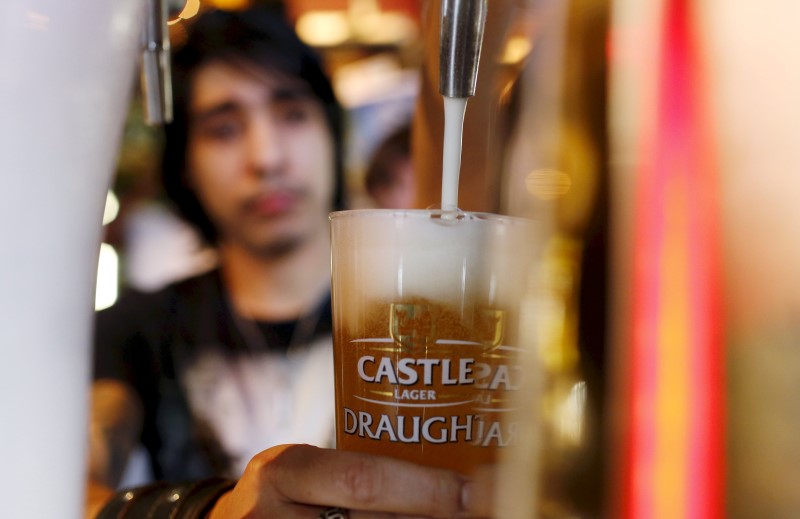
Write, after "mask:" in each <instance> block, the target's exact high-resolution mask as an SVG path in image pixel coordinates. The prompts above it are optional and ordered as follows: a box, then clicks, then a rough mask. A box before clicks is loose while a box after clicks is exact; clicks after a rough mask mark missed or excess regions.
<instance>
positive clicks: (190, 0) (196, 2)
mask: <svg viewBox="0 0 800 519" xmlns="http://www.w3.org/2000/svg"><path fill="white" fill-rule="evenodd" d="M198 11H200V0H187V1H186V5H184V6H183V10H182V11H181V12H180V14H178V17H177V18H175V19H173V20H170V21H169V22H167V23H169V25H173V24H176V23H178V22H180V21H181V20H188V19H189V18H191V17H192V16H194V15H196V14H197V13H198Z"/></svg>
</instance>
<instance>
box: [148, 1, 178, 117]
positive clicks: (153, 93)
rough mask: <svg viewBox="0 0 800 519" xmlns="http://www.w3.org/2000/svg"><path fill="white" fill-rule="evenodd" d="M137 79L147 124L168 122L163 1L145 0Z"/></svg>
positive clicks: (169, 97) (168, 79)
mask: <svg viewBox="0 0 800 519" xmlns="http://www.w3.org/2000/svg"><path fill="white" fill-rule="evenodd" d="M141 81H142V92H143V95H144V104H145V119H146V121H147V123H148V124H153V125H155V124H164V123H169V122H171V121H172V74H171V72H170V45H169V30H168V28H167V0H147V18H146V20H145V23H144V27H143V30H142V77H141Z"/></svg>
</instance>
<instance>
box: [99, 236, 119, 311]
mask: <svg viewBox="0 0 800 519" xmlns="http://www.w3.org/2000/svg"><path fill="white" fill-rule="evenodd" d="M118 286H119V255H118V254H117V251H116V250H114V247H112V246H111V245H109V244H107V243H103V244H101V245H100V260H99V261H98V264H97V289H96V291H95V297H94V308H95V310H102V309H104V308H108V307H109V306H111V305H113V304H114V303H116V302H117V295H118V288H117V287H118Z"/></svg>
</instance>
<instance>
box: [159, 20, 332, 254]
mask: <svg viewBox="0 0 800 519" xmlns="http://www.w3.org/2000/svg"><path fill="white" fill-rule="evenodd" d="M217 60H219V61H223V62H225V63H226V64H229V65H232V66H242V67H252V66H255V67H257V68H259V69H262V70H265V71H267V72H278V73H282V74H285V75H288V76H290V77H296V78H299V79H301V80H303V81H304V82H306V83H307V84H308V85H309V87H310V88H311V91H312V93H313V95H314V96H315V97H316V98H317V99H319V101H320V102H321V103H322V105H323V108H324V111H325V118H326V120H327V123H328V126H329V127H330V130H331V134H332V136H333V142H334V149H335V153H334V156H335V159H334V160H335V172H334V174H335V176H336V178H335V184H334V185H335V192H334V200H333V206H332V209H333V210H339V209H344V208H345V203H344V149H343V121H342V118H343V116H342V109H341V106H340V105H339V103H338V101H337V100H336V96H335V95H334V92H333V87H332V86H331V83H330V80H329V79H328V76H327V74H326V73H325V70H324V68H323V65H322V61H321V59H320V58H319V56H318V55H317V54H316V53H315V52H314V51H313V50H312V49H311V48H310V47H308V46H307V45H306V44H305V43H303V42H302V41H300V39H299V38H298V37H297V34H296V33H295V32H294V29H293V28H292V27H291V26H290V25H289V24H288V22H287V20H286V18H285V17H284V14H283V12H282V11H281V10H280V9H277V8H265V7H254V8H250V9H247V10H243V11H222V10H212V11H208V12H205V13H203V14H202V15H200V16H199V17H198V18H197V19H196V21H193V23H191V26H190V27H189V31H188V36H187V38H186V41H185V43H183V44H182V45H181V46H180V47H179V48H178V50H177V51H176V52H175V53H174V54H173V57H172V71H173V98H174V120H173V122H172V123H170V124H167V125H166V126H165V127H164V138H165V140H164V154H163V159H162V164H161V177H162V182H163V185H164V189H165V191H166V193H167V196H169V198H170V199H171V200H172V201H173V202H174V203H175V205H176V206H177V208H178V210H179V211H180V213H181V215H182V216H183V217H184V218H186V219H187V220H188V221H189V222H191V223H193V224H195V225H196V226H197V227H198V229H199V230H200V232H201V233H202V235H203V237H204V238H205V239H206V241H208V242H209V243H211V244H215V243H216V242H217V229H216V228H215V227H214V225H213V224H212V222H211V220H210V219H209V218H208V215H207V214H206V211H205V210H204V209H203V206H202V205H201V203H200V201H199V200H198V199H197V196H196V195H195V193H194V191H193V190H192V188H191V187H190V185H189V182H188V176H187V171H186V145H187V140H188V132H189V106H190V103H191V100H190V98H189V96H190V85H191V81H192V79H193V75H194V74H195V72H196V71H197V69H198V68H200V67H201V66H203V65H205V64H207V63H210V62H212V61H217Z"/></svg>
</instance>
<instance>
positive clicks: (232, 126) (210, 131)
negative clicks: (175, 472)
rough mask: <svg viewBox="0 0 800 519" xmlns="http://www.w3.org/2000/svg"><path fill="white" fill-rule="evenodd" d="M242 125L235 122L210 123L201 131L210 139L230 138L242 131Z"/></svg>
mask: <svg viewBox="0 0 800 519" xmlns="http://www.w3.org/2000/svg"><path fill="white" fill-rule="evenodd" d="M241 130H242V128H241V125H240V124H237V123H233V122H225V123H214V124H209V125H207V126H206V127H205V128H203V129H202V131H201V133H202V134H203V135H204V136H206V137H207V138H209V139H215V140H223V141H224V140H229V139H232V138H234V137H236V136H237V135H239V133H241Z"/></svg>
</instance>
